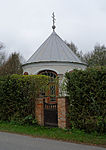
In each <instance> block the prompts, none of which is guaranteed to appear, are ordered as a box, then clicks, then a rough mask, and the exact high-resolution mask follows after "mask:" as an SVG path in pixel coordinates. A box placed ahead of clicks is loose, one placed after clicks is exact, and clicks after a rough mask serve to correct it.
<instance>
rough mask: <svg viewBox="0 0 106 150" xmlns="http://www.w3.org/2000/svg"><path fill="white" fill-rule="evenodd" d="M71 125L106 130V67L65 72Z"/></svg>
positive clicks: (79, 127)
mask: <svg viewBox="0 0 106 150" xmlns="http://www.w3.org/2000/svg"><path fill="white" fill-rule="evenodd" d="M65 78H66V80H65V85H66V90H67V94H68V96H69V103H70V105H69V118H70V123H71V127H73V128H78V129H83V130H85V131H87V132H94V131H96V132H99V133H103V132H106V67H98V68H88V69H86V70H84V71H83V70H73V71H72V72H69V73H66V74H65Z"/></svg>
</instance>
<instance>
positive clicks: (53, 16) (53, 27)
mask: <svg viewBox="0 0 106 150" xmlns="http://www.w3.org/2000/svg"><path fill="white" fill-rule="evenodd" d="M52 18H53V26H52V29H53V31H54V29H55V28H56V26H55V20H56V19H55V15H54V12H53V13H52Z"/></svg>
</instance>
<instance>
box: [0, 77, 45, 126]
mask: <svg viewBox="0 0 106 150" xmlns="http://www.w3.org/2000/svg"><path fill="white" fill-rule="evenodd" d="M47 84H48V77H46V76H42V75H27V76H25V75H11V76H6V77H0V120H6V121H7V120H8V121H14V122H20V123H21V124H23V123H26V122H27V123H29V122H30V123H31V124H32V123H34V122H35V100H36V98H37V97H38V94H39V90H40V89H41V88H44V87H46V86H47Z"/></svg>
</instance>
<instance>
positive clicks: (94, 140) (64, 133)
mask: <svg viewBox="0 0 106 150" xmlns="http://www.w3.org/2000/svg"><path fill="white" fill-rule="evenodd" d="M0 131H3V132H4V131H5V132H12V133H18V134H24V135H30V136H33V137H43V138H50V139H56V140H62V141H68V142H75V143H84V144H91V145H98V146H103V147H106V140H105V139H106V135H97V134H94V133H93V134H87V133H84V132H83V131H80V130H67V129H64V130H63V129H59V128H47V127H40V126H28V125H23V126H22V125H17V124H11V123H7V122H0Z"/></svg>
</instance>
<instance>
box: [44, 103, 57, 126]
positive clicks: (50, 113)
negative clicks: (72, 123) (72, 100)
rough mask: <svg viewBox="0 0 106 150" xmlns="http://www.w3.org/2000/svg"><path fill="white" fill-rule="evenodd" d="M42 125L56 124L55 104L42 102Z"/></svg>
mask: <svg viewBox="0 0 106 150" xmlns="http://www.w3.org/2000/svg"><path fill="white" fill-rule="evenodd" d="M44 125H45V126H51V127H57V126H58V112H57V104H48V103H45V102H44Z"/></svg>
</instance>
